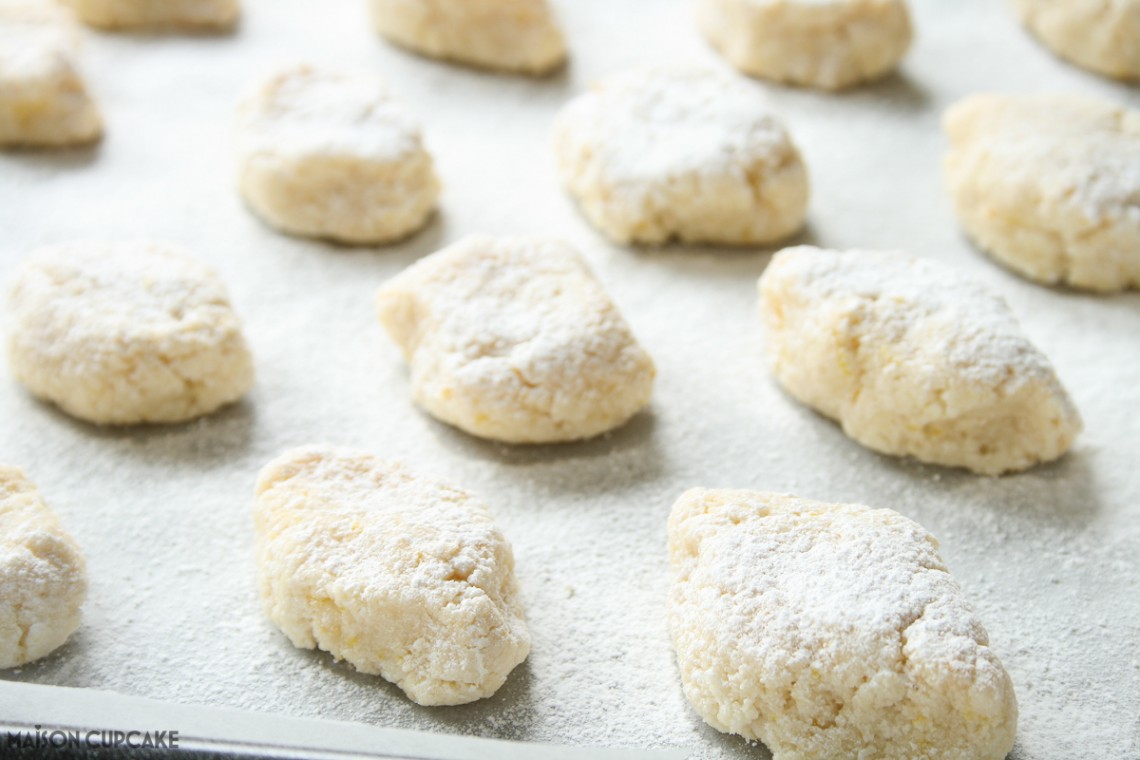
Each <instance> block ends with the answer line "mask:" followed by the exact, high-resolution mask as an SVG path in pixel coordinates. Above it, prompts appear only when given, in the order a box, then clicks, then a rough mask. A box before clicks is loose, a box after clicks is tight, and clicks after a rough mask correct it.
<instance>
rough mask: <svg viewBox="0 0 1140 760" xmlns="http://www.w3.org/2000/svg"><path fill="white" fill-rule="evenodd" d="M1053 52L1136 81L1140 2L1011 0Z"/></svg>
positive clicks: (1139, 53) (1139, 65)
mask: <svg viewBox="0 0 1140 760" xmlns="http://www.w3.org/2000/svg"><path fill="white" fill-rule="evenodd" d="M1013 5H1014V8H1015V9H1016V10H1017V14H1018V15H1019V16H1020V17H1021V20H1022V22H1023V23H1024V24H1025V26H1026V27H1027V28H1028V29H1029V30H1030V31H1031V32H1033V33H1034V34H1035V35H1037V37H1038V39H1040V40H1041V41H1042V42H1044V43H1045V44H1046V45H1047V46H1049V48H1050V49H1051V50H1052V51H1053V52H1054V53H1056V54H1057V55H1059V56H1061V57H1062V58H1065V59H1067V60H1069V61H1072V62H1073V63H1075V64H1077V65H1078V66H1083V67H1084V68H1086V69H1089V70H1090V71H1095V72H1097V73H1099V74H1105V75H1107V76H1110V77H1116V78H1117V79H1140V0H1013Z"/></svg>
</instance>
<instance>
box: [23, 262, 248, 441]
mask: <svg viewBox="0 0 1140 760" xmlns="http://www.w3.org/2000/svg"><path fill="white" fill-rule="evenodd" d="M10 316H11V321H10V324H11V326H12V327H11V335H10V339H9V344H8V348H9V358H10V362H9V364H10V365H11V368H12V372H13V374H14V375H15V377H16V379H17V380H19V381H20V382H21V383H23V384H24V386H25V387H27V389H28V390H29V391H31V392H32V393H33V394H35V395H36V396H38V397H40V398H42V399H45V400H47V401H50V402H52V403H54V404H56V405H57V406H59V407H60V408H61V409H62V410H63V411H65V412H67V413H68V414H71V415H73V416H75V417H78V418H80V419H84V420H87V421H89V422H95V423H100V424H113V425H126V424H132V423H139V422H181V421H183V420H188V419H192V418H194V417H199V416H201V415H204V414H209V413H210V412H213V411H214V410H216V409H218V408H219V407H221V406H223V405H225V404H229V403H231V402H233V401H237V400H238V399H239V398H241V397H242V396H243V395H245V392H246V391H247V390H249V388H250V386H251V385H252V384H253V362H252V359H251V357H250V354H249V349H248V348H247V347H246V343H245V338H244V337H243V336H242V332H241V324H240V322H239V321H238V318H237V315H235V314H234V311H233V308H232V307H231V306H230V302H229V296H228V295H227V293H226V289H225V286H224V285H223V284H222V282H221V280H220V279H219V278H218V276H217V275H216V274H215V273H214V272H213V270H211V269H210V268H209V267H207V266H205V265H203V264H201V263H199V262H198V261H197V260H195V259H194V258H193V257H192V256H190V255H189V254H187V253H185V252H184V251H182V250H181V249H178V248H175V247H173V246H170V245H166V244H163V243H143V242H134V243H101V242H75V243H67V244H64V245H58V246H54V247H50V248H44V249H41V250H39V251H37V252H36V253H34V254H32V255H31V256H30V257H29V258H28V259H27V261H26V262H25V263H24V264H23V265H22V267H21V268H20V269H19V271H18V272H17V274H16V277H15V280H14V283H13V287H12V290H11V297H10Z"/></svg>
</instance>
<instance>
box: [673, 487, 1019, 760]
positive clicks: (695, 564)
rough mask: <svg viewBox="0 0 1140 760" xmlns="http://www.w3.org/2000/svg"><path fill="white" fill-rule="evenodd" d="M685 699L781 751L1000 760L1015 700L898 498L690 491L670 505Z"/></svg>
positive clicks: (927, 538)
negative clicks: (865, 500) (890, 504)
mask: <svg viewBox="0 0 1140 760" xmlns="http://www.w3.org/2000/svg"><path fill="white" fill-rule="evenodd" d="M669 558H670V564H671V565H672V576H673V583H672V589H671V594H670V605H669V623H670V629H671V632H672V636H673V646H674V648H675V649H676V652H677V663H678V665H679V667H680V671H681V683H682V686H683V687H684V691H685V696H687V697H688V699H689V702H690V703H692V705H693V707H694V708H695V709H696V711H697V713H698V714H699V715H700V716H701V717H702V718H704V720H705V721H706V722H707V723H708V724H709V725H711V726H712V727H714V728H716V729H718V730H720V731H724V732H726V733H734V734H739V735H741V736H743V737H745V738H746V739H750V740H759V741H762V742H764V744H765V745H767V747H768V749H769V750H771V752H772V757H773V758H774V760H825V759H830V758H834V759H835V760H849V759H854V758H875V760H1000V759H1001V758H1004V757H1005V756H1006V754H1007V753H1008V752H1009V750H1010V749H1011V748H1012V746H1013V740H1014V734H1015V733H1016V731H1017V702H1016V699H1015V697H1014V693H1013V685H1012V684H1011V683H1010V679H1009V676H1008V675H1007V674H1006V672H1005V669H1004V668H1003V667H1002V664H1001V662H1000V661H999V660H998V658H997V656H996V655H995V654H994V653H993V651H992V650H991V649H990V647H989V640H988V636H987V635H986V631H985V629H984V628H983V627H982V624H981V623H980V622H979V621H978V619H977V617H976V616H975V614H974V612H973V610H972V609H971V608H970V606H969V604H967V602H966V601H965V599H964V598H963V594H962V591H961V589H960V588H959V587H958V584H957V583H956V582H955V581H954V579H953V578H952V577H951V576H950V574H949V572H948V571H947V569H946V566H945V565H944V564H943V562H942V558H941V557H940V556H939V553H938V542H937V541H936V540H935V539H934V537H933V536H931V535H930V534H928V533H927V532H926V531H925V530H923V529H922V526H920V525H918V524H917V523H915V522H913V521H911V520H908V519H907V518H905V517H903V516H902V515H900V514H899V513H897V512H895V511H893V510H890V509H870V508H869V507H863V506H854V505H848V504H824V503H821V502H816V501H808V500H807V499H799V498H796V497H794V496H783V495H777V494H770V493H761V492H756V491H729V490H706V489H700V488H694V489H692V490H690V491H687V492H685V493H684V494H683V495H682V496H681V498H680V499H678V500H677V503H676V504H675V505H674V506H673V511H672V513H671V514H670V516H669Z"/></svg>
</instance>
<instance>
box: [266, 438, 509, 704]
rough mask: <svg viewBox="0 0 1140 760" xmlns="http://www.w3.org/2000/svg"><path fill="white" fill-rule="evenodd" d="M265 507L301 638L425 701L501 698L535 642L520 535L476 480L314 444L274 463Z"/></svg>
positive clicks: (291, 631)
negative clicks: (447, 481) (457, 482)
mask: <svg viewBox="0 0 1140 760" xmlns="http://www.w3.org/2000/svg"><path fill="white" fill-rule="evenodd" d="M253 517H254V526H255V529H256V532H257V564H258V572H259V576H260V585H261V597H262V600H263V602H264V603H265V610H266V613H267V614H268V615H269V618H270V619H271V620H272V621H273V622H274V623H276V624H277V625H278V626H279V627H280V628H281V630H282V631H283V632H284V633H285V635H286V636H288V637H289V640H290V641H292V642H293V644H294V645H295V646H298V647H301V648H303V649H313V648H316V647H319V648H320V649H323V650H325V651H327V652H329V653H331V654H332V655H333V656H334V657H336V658H337V659H338V660H340V659H343V660H348V662H350V663H352V665H354V666H355V667H356V669H357V670H359V671H361V672H363V673H369V674H373V675H376V674H379V675H381V676H383V677H384V678H385V679H387V680H389V681H391V682H393V683H395V684H396V685H397V686H399V687H400V688H401V689H403V690H404V692H405V693H406V694H407V695H408V697H410V698H411V699H413V700H414V701H416V702H418V703H419V704H421V705H458V704H464V703H466V702H471V701H474V700H476V699H481V698H483V697H489V696H491V695H492V694H494V693H495V691H497V690H498V688H499V687H500V686H502V685H503V682H504V681H506V679H507V676H508V675H509V674H510V672H511V670H512V669H513V668H514V667H515V666H516V665H518V664H519V663H521V662H522V661H523V660H525V659H526V657H527V654H529V652H530V634H529V633H528V631H527V627H526V621H525V620H524V616H523V607H522V600H521V598H520V596H519V589H518V583H517V582H516V580H515V571H514V556H513V554H512V553H511V547H510V544H509V543H507V540H506V539H505V538H504V537H503V534H502V532H500V530H499V528H498V527H497V526H496V525H495V523H494V521H493V520H492V518H491V515H490V513H489V512H488V510H487V507H486V506H484V505H483V503H482V502H480V501H479V500H478V499H476V498H475V497H473V496H472V495H471V494H469V493H467V492H465V491H461V490H459V489H457V488H452V487H450V486H447V485H444V484H442V483H439V482H436V481H435V480H431V479H429V478H425V477H422V476H419V475H417V474H415V473H413V472H411V471H409V470H408V469H407V468H405V467H404V466H402V465H400V464H390V463H386V462H383V461H381V460H379V459H377V458H376V457H374V456H372V455H370V454H367V453H365V452H361V451H353V450H350V449H343V448H333V447H330V446H308V447H305V448H299V449H292V450H290V451H287V452H285V453H284V454H282V455H281V456H280V457H278V458H277V459H275V460H273V461H272V462H270V463H269V464H268V465H266V466H265V468H264V469H263V470H262V471H261V475H260V477H259V479H258V483H257V503H256V506H255V508H254V515H253Z"/></svg>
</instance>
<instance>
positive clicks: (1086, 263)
mask: <svg viewBox="0 0 1140 760" xmlns="http://www.w3.org/2000/svg"><path fill="white" fill-rule="evenodd" d="M944 126H945V129H946V133H947V135H948V136H949V138H950V151H949V153H948V154H947V155H946V158H945V161H944V169H945V175H946V182H947V185H948V187H949V189H950V196H951V198H952V199H953V202H954V207H955V210H956V211H957V214H958V219H959V220H960V222H961V224H962V226H963V227H964V228H965V230H966V232H967V233H968V234H969V235H970V237H971V238H973V240H974V241H975V242H976V243H977V244H978V245H979V246H980V247H981V248H983V249H985V250H986V251H988V252H989V253H990V254H991V255H992V256H993V257H994V258H995V259H997V260H998V261H1000V262H1001V263H1002V264H1004V265H1006V266H1007V267H1009V268H1010V269H1012V270H1013V271H1015V272H1017V273H1018V274H1021V275H1023V276H1025V277H1028V278H1030V279H1032V280H1036V281H1038V282H1042V283H1046V284H1050V285H1052V284H1065V285H1070V286H1072V287H1076V288H1086V289H1090V290H1100V291H1116V290H1124V289H1126V288H1138V287H1140V111H1135V110H1132V109H1126V108H1123V107H1120V106H1116V105H1114V104H1112V103H1110V102H1107V101H1104V100H1100V99H1098V98H1093V97H1088V96H1081V95H1021V96H1011V95H974V96H971V97H968V98H966V99H965V100H962V101H960V102H958V103H957V104H955V105H954V106H952V107H951V108H950V109H949V110H948V111H947V112H946V116H945V119H944Z"/></svg>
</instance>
